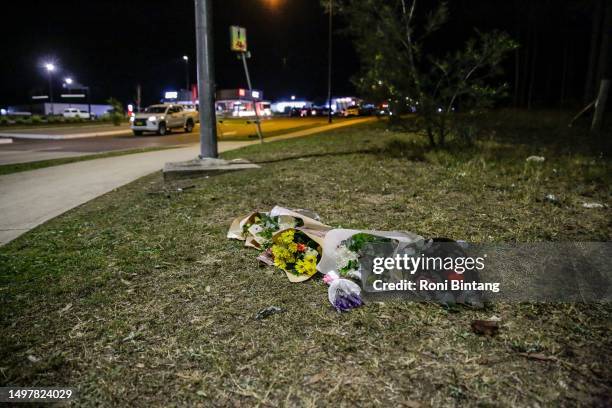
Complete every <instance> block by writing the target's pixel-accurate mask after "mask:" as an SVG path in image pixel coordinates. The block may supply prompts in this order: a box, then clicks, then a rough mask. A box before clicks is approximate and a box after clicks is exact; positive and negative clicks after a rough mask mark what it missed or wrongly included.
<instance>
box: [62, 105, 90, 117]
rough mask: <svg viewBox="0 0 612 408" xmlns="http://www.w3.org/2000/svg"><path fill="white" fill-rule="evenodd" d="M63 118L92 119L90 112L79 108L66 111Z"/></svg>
mask: <svg viewBox="0 0 612 408" xmlns="http://www.w3.org/2000/svg"><path fill="white" fill-rule="evenodd" d="M62 116H63V117H65V118H77V119H91V115H90V114H89V112H85V111H82V110H80V109H77V108H66V109H64V111H63V112H62Z"/></svg>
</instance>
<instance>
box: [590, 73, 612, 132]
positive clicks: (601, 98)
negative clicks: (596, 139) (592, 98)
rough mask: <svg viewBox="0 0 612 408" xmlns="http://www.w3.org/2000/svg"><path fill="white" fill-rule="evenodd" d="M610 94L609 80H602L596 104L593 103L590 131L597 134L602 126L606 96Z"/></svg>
mask: <svg viewBox="0 0 612 408" xmlns="http://www.w3.org/2000/svg"><path fill="white" fill-rule="evenodd" d="M609 93H610V80H609V79H602V80H601V84H600V86H599V93H598V95H597V102H596V103H595V114H594V115H593V123H591V131H592V132H596V133H599V132H601V128H602V126H603V117H604V112H605V111H606V102H607V101H608V94H609Z"/></svg>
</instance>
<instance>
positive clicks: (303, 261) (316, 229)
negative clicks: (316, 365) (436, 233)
mask: <svg viewBox="0 0 612 408" xmlns="http://www.w3.org/2000/svg"><path fill="white" fill-rule="evenodd" d="M227 236H228V238H232V239H238V240H242V241H245V246H248V247H252V248H256V249H258V250H260V251H261V253H260V255H259V256H258V257H257V259H258V260H259V261H260V262H262V263H265V264H266V265H269V266H275V267H277V268H278V269H280V270H282V271H283V272H285V274H286V275H287V279H289V281H291V282H304V281H306V280H308V279H311V278H312V277H313V276H314V275H315V274H316V273H317V272H320V273H321V274H323V281H324V282H325V283H327V284H328V285H329V287H328V299H329V302H330V304H331V305H332V306H333V307H334V309H335V310H337V311H339V312H345V311H348V310H351V309H354V308H356V307H360V306H362V305H363V304H364V301H363V298H362V294H361V292H362V289H361V286H360V285H359V284H358V283H357V282H359V283H361V285H362V286H363V287H366V286H367V285H368V282H361V281H362V279H363V278H362V276H363V272H364V271H362V270H361V268H362V265H363V262H362V261H364V260H367V259H372V258H373V257H380V256H381V255H382V254H384V255H385V256H387V257H395V256H398V255H401V256H403V255H407V256H410V257H417V256H419V255H420V254H423V253H436V252H439V250H438V249H436V248H437V246H436V245H437V244H438V243H440V242H446V241H448V242H453V243H454V242H455V241H452V240H446V239H434V240H426V239H424V238H423V237H421V236H420V235H417V234H414V233H411V232H401V231H369V230H349V229H332V228H331V227H330V226H328V225H325V224H323V223H321V222H320V221H319V217H318V215H317V214H315V213H313V212H311V211H308V210H290V209H287V208H283V207H278V206H277V207H274V208H273V209H272V210H271V211H270V212H252V213H250V214H249V215H247V216H245V217H241V218H237V219H236V220H234V221H233V222H232V225H231V227H230V230H229V232H228V234H227ZM457 248H459V247H457ZM455 252H456V251H455ZM460 252H461V251H459V253H458V255H461V253H460ZM451 255H453V256H458V255H457V254H451ZM371 278H372V275H371V274H369V279H366V280H368V281H369V280H370V279H371ZM385 278H386V279H391V280H395V281H399V280H402V279H425V280H427V281H431V282H437V281H443V280H445V279H446V280H449V279H450V280H456V279H461V278H463V276H462V275H457V274H456V273H455V272H454V271H447V270H434V271H431V272H429V273H428V274H421V273H420V272H419V273H416V274H414V275H408V276H406V275H405V273H404V272H402V271H398V270H390V271H389V273H388V274H387V275H385ZM364 285H366V286H364ZM417 295H418V296H419V297H420V299H422V300H434V301H439V302H440V303H443V304H448V305H450V304H451V303H456V302H459V303H466V304H475V303H477V302H476V301H477V300H478V299H477V295H478V294H475V293H463V292H462V293H451V292H448V293H447V292H443V293H421V292H420V291H419V292H417Z"/></svg>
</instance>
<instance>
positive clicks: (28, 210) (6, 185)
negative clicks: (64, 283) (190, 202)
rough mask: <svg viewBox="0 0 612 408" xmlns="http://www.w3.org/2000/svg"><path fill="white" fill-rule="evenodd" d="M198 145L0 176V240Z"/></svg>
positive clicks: (192, 152)
mask: <svg viewBox="0 0 612 408" xmlns="http://www.w3.org/2000/svg"><path fill="white" fill-rule="evenodd" d="M372 120H373V119H371V118H365V119H363V118H361V119H355V120H351V121H344V122H341V123H335V124H332V125H328V126H322V127H318V128H313V129H306V130H302V131H297V132H292V133H287V134H285V135H281V136H276V137H274V138H270V139H268V140H267V141H266V143H271V142H274V141H278V140H283V139H290V138H295V137H303V136H308V135H312V134H315V133H320V132H325V131H328V130H332V129H337V128H340V127H345V126H351V125H356V124H360V123H364V122H368V121H372ZM256 143H259V142H258V141H235V142H232V141H223V142H219V152H224V151H228V150H234V149H238V148H240V147H244V146H247V145H251V144H256ZM198 153H199V145H193V146H189V147H183V148H176V149H170V150H161V151H154V152H147V153H137V154H129V155H125V156H117V157H109V158H104V159H96V160H87V161H82V162H77V163H70V164H64V165H61V166H55V167H47V168H42V169H38V170H32V171H26V172H21V173H13V174H7V175H5V176H0V245H4V244H6V243H8V242H10V241H12V240H13V239H15V238H17V237H18V236H20V235H21V234H24V233H25V232H27V231H29V230H31V229H32V228H34V227H36V226H38V225H40V224H42V223H44V222H45V221H48V220H50V219H52V218H54V217H57V216H58V215H60V214H63V213H64V212H66V211H68V210H70V209H72V208H74V207H77V206H79V205H81V204H83V203H86V202H88V201H90V200H92V199H94V198H96V197H99V196H101V195H102V194H105V193H108V192H109V191H112V190H114V189H116V188H118V187H121V186H123V185H125V184H128V183H130V182H132V181H134V180H136V179H138V178H140V177H143V176H146V175H147V174H150V173H153V172H155V171H158V170H161V169H162V167H163V166H164V164H165V163H166V162H174V161H185V160H191V159H194V158H195V157H197V155H198Z"/></svg>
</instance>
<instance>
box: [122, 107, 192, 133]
mask: <svg viewBox="0 0 612 408" xmlns="http://www.w3.org/2000/svg"><path fill="white" fill-rule="evenodd" d="M197 116H198V114H197V112H195V111H186V110H185V109H183V107H182V106H181V105H173V104H160V105H151V106H149V107H148V108H146V109H145V110H144V112H138V113H136V114H134V116H132V117H131V118H130V122H131V124H130V127H131V128H132V131H133V132H134V135H136V136H140V135H142V134H143V132H156V133H157V134H158V135H161V136H163V135H165V134H166V133H168V131H169V130H171V129H179V128H181V129H184V130H185V132H187V133H191V132H192V131H193V127H194V126H195V123H196V120H197Z"/></svg>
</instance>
